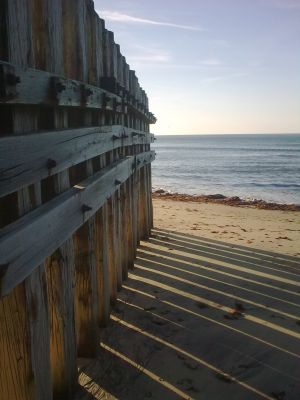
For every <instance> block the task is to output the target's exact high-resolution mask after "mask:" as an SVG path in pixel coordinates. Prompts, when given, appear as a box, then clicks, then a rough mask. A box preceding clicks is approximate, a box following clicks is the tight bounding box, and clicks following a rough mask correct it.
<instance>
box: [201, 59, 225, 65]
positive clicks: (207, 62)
mask: <svg viewBox="0 0 300 400" xmlns="http://www.w3.org/2000/svg"><path fill="white" fill-rule="evenodd" d="M200 65H204V66H207V67H219V66H220V65H222V62H221V61H220V60H218V59H217V58H207V59H206V60H202V61H201V62H200Z"/></svg>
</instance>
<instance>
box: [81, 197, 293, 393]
mask: <svg viewBox="0 0 300 400" xmlns="http://www.w3.org/2000/svg"><path fill="white" fill-rule="evenodd" d="M154 212H155V228H154V229H153V232H152V236H151V237H150V239H149V240H147V241H142V242H141V244H140V247H139V250H138V254H137V259H136V262H135V268H134V270H132V271H130V273H129V277H128V280H127V281H125V282H124V284H123V289H122V291H121V292H120V293H119V295H118V300H117V303H116V305H115V306H114V308H113V311H112V315H111V322H110V324H109V326H108V327H107V328H104V329H103V330H102V341H101V343H100V344H99V349H100V351H99V356H98V357H97V358H96V359H93V360H81V369H80V383H81V388H80V391H79V392H78V393H77V396H76V400H87V399H93V400H95V399H97V400H98V399H103V398H104V399H105V398H106V399H114V398H118V399H125V400H130V399H141V400H142V399H155V400H161V399H166V400H168V399H209V400H227V399H228V400H252V399H268V400H272V399H277V400H298V399H299V398H300V301H299V300H300V258H299V257H298V256H299V252H300V250H299V248H300V246H299V229H300V225H299V224H300V213H298V212H291V211H274V210H260V209H253V208H240V207H231V206H228V205H227V206H225V205H220V204H205V203H194V202H182V201H172V200H161V199H159V200H158V199H155V200H154Z"/></svg>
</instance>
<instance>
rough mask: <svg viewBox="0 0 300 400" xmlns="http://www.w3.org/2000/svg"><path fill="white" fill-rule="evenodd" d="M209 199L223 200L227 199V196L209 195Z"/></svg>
mask: <svg viewBox="0 0 300 400" xmlns="http://www.w3.org/2000/svg"><path fill="white" fill-rule="evenodd" d="M206 197H207V198H208V199H215V200H221V199H226V196H224V195H223V194H219V193H217V194H209V195H207V196H206Z"/></svg>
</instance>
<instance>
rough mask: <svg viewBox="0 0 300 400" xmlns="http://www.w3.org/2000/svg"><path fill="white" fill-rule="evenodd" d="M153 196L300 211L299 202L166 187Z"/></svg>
mask: <svg viewBox="0 0 300 400" xmlns="http://www.w3.org/2000/svg"><path fill="white" fill-rule="evenodd" d="M152 197H153V198H154V199H161V200H173V201H183V202H194V203H213V204H222V205H227V206H231V207H247V208H256V209H262V210H280V211H295V212H297V211H298V212H299V211H300V205H297V204H283V203H275V202H268V201H265V200H260V199H253V200H245V199H241V198H240V197H238V196H232V197H228V196H224V195H222V194H212V195H192V194H186V193H169V192H167V191H165V190H164V189H158V190H154V191H153V192H152Z"/></svg>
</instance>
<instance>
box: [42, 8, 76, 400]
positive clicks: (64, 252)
mask: <svg viewBox="0 0 300 400" xmlns="http://www.w3.org/2000/svg"><path fill="white" fill-rule="evenodd" d="M34 2H35V9H36V12H37V10H38V14H37V18H39V20H40V22H39V24H38V30H36V32H35V34H36V36H39V38H40V39H39V45H40V46H42V47H44V48H45V49H46V54H45V69H47V70H48V71H49V72H53V73H56V74H59V75H62V76H64V75H65V65H66V66H67V65H68V60H67V57H68V55H67V54H69V51H68V50H67V49H65V48H64V41H63V38H64V31H66V32H69V29H70V27H69V26H68V22H69V21H70V20H69V19H68V18H69V17H72V16H66V15H65V14H63V11H64V10H63V9H62V3H61V2H60V1H59V0H34ZM42 17H43V18H42ZM41 26H44V28H41ZM40 29H44V30H45V34H44V36H41V35H40ZM53 127H54V128H56V129H61V128H67V127H68V115H67V111H66V110H64V109H54V111H53ZM69 187H70V181H69V174H68V171H63V172H61V173H59V174H57V175H55V176H54V177H53V178H52V179H49V180H45V182H43V193H44V199H43V200H44V201H47V200H49V194H51V195H50V198H51V197H52V196H55V195H57V194H59V193H62V192H63V191H65V190H67V189H68V188H69ZM46 273H47V286H48V301H49V309H50V318H51V336H50V349H51V352H50V354H51V371H52V376H53V398H54V399H60V398H66V399H67V398H71V396H72V394H73V392H74V388H75V385H76V381H77V350H76V337H75V314H74V282H75V264H74V244H73V240H72V238H70V239H68V240H67V241H66V242H65V243H64V244H63V245H62V246H61V247H60V248H58V249H57V250H56V251H55V252H54V253H53V254H52V255H51V256H50V257H48V258H47V260H46Z"/></svg>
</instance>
